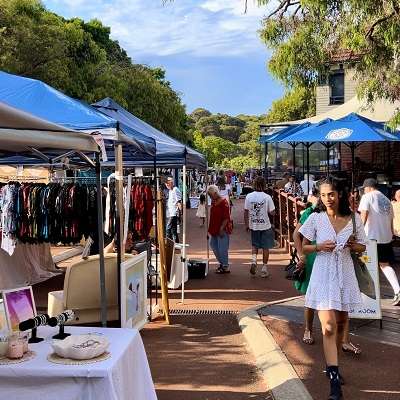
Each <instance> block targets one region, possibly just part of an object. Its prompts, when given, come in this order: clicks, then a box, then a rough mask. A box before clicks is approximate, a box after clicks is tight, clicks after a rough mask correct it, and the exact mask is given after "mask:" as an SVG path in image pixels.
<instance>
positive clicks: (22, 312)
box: [1, 286, 37, 332]
mask: <svg viewBox="0 0 400 400" xmlns="http://www.w3.org/2000/svg"><path fill="white" fill-rule="evenodd" d="M1 294H2V297H3V304H4V313H5V319H6V322H7V327H8V330H9V331H10V332H18V331H19V324H20V322H22V321H26V320H27V319H30V318H34V317H36V315H37V313H36V305H35V299H34V297H33V292H32V286H25V287H19V288H15V289H7V290H2V291H1Z"/></svg>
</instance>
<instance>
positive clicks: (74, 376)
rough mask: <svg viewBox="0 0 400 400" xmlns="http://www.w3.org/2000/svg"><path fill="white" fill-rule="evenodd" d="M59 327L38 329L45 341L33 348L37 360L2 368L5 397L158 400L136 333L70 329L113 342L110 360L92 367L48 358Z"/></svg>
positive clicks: (19, 399)
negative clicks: (96, 335) (59, 362)
mask: <svg viewBox="0 0 400 400" xmlns="http://www.w3.org/2000/svg"><path fill="white" fill-rule="evenodd" d="M57 330H58V329H56V328H50V327H43V328H39V332H38V336H39V337H45V338H46V339H45V341H44V342H41V343H37V344H30V349H31V350H33V351H35V352H36V357H35V358H34V359H32V360H30V361H26V362H23V363H20V364H12V365H0V393H1V396H0V398H1V399H13V400H28V399H38V400H39V399H40V400H54V399H56V400H71V399H75V400H78V399H79V400H156V399H157V396H156V393H155V390H154V384H153V381H152V378H151V373H150V369H149V364H148V361H147V357H146V353H145V350H144V346H143V342H142V339H141V337H140V334H139V332H138V331H137V330H136V329H119V328H118V329H117V328H96V327H94V328H86V327H85V328H84V327H70V326H66V327H65V332H66V333H72V334H81V333H100V334H103V335H106V336H107V337H108V339H109V341H110V347H109V351H110V353H111V357H110V358H109V359H107V360H105V361H102V362H98V363H94V364H87V365H61V364H54V363H51V362H49V361H48V360H47V356H48V354H49V353H51V352H52V347H51V341H52V340H53V339H51V337H52V336H53V335H54V334H56V333H57Z"/></svg>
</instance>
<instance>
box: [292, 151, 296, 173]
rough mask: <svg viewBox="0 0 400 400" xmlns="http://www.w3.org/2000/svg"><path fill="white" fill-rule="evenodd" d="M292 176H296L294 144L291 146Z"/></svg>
mask: <svg viewBox="0 0 400 400" xmlns="http://www.w3.org/2000/svg"><path fill="white" fill-rule="evenodd" d="M292 158H293V175H296V144H295V143H293V144H292Z"/></svg>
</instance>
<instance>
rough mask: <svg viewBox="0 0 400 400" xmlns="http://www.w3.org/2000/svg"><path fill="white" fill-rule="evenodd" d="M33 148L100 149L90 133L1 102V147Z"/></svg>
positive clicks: (18, 150) (10, 150)
mask: <svg viewBox="0 0 400 400" xmlns="http://www.w3.org/2000/svg"><path fill="white" fill-rule="evenodd" d="M31 148H34V149H37V150H41V149H48V150H50V149H52V150H76V151H80V152H98V151H99V148H98V145H97V143H96V142H95V140H94V139H93V138H92V137H90V136H89V135H87V134H84V133H79V132H75V131H73V130H71V129H67V128H64V127H62V126H60V125H56V124H53V123H51V122H48V121H45V120H43V119H40V118H37V117H35V116H33V115H32V114H28V113H26V112H24V111H21V110H18V109H16V108H14V107H10V106H9V105H7V104H5V103H3V102H0V150H4V151H8V152H21V151H29V150H30V149H31Z"/></svg>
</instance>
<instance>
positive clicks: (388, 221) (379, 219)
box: [358, 178, 400, 306]
mask: <svg viewBox="0 0 400 400" xmlns="http://www.w3.org/2000/svg"><path fill="white" fill-rule="evenodd" d="M377 187H378V183H377V181H376V180H375V179H373V178H368V179H366V180H365V181H364V184H363V188H364V195H363V196H362V197H361V201H360V206H359V208H358V210H359V211H360V213H361V219H362V221H363V223H364V225H365V231H366V233H367V236H368V239H374V240H376V241H377V243H378V263H379V266H380V268H381V270H382V272H383V274H384V275H385V277H386V279H387V280H388V281H389V283H390V285H391V286H392V288H393V291H394V297H393V301H392V305H394V306H398V305H400V285H399V280H398V278H397V275H396V272H395V271H394V269H393V268H392V266H391V264H392V263H393V261H394V253H393V246H392V240H393V234H394V232H393V215H394V213H393V207H392V204H391V202H390V200H389V199H388V198H387V197H386V196H385V195H384V194H383V193H381V192H380V191H379V190H378V189H377Z"/></svg>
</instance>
